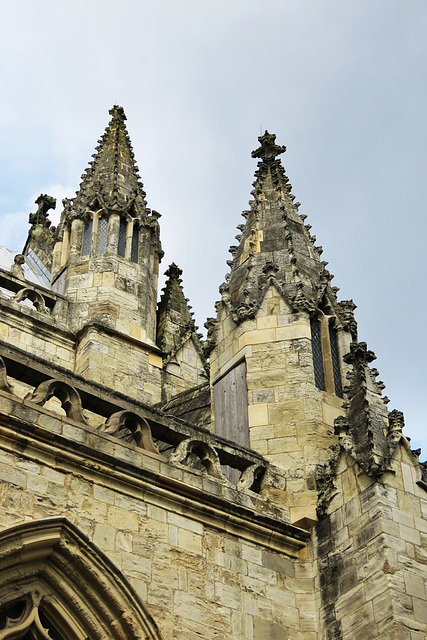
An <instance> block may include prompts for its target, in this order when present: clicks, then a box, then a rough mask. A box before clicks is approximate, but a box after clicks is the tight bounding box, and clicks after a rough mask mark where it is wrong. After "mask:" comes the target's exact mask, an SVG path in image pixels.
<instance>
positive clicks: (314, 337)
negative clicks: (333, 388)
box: [310, 318, 326, 391]
mask: <svg viewBox="0 0 427 640" xmlns="http://www.w3.org/2000/svg"><path fill="white" fill-rule="evenodd" d="M310 325H311V350H312V353H313V368H314V382H315V384H316V387H317V388H318V389H320V390H321V391H326V386H325V372H324V370H323V352H322V340H321V333H320V331H321V330H320V320H318V318H312V319H311V322H310Z"/></svg>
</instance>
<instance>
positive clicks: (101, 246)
mask: <svg viewBox="0 0 427 640" xmlns="http://www.w3.org/2000/svg"><path fill="white" fill-rule="evenodd" d="M107 232H108V220H107V218H106V217H105V216H102V217H101V218H100V219H99V223H98V241H97V244H96V253H105V251H106V250H107Z"/></svg>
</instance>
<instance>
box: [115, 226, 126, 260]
mask: <svg viewBox="0 0 427 640" xmlns="http://www.w3.org/2000/svg"><path fill="white" fill-rule="evenodd" d="M126 228H127V222H126V220H123V218H121V220H120V227H119V241H118V243H117V253H118V254H119V256H122V258H124V257H125V252H126Z"/></svg>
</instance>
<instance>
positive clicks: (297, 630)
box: [0, 392, 319, 640]
mask: <svg viewBox="0 0 427 640" xmlns="http://www.w3.org/2000/svg"><path fill="white" fill-rule="evenodd" d="M18 423H21V424H22V425H23V426H22V427H21V428H19V429H18V427H17V425H18ZM31 425H33V426H31ZM31 433H32V434H33V436H31ZM87 447H90V450H92V452H93V455H91V454H89V453H88V451H89V450H88V449H87ZM144 474H145V475H144ZM150 475H151V477H152V478H153V482H149V481H148V480H147V478H148V477H149V476H150ZM0 478H1V484H0V526H1V527H2V529H5V528H7V527H10V526H12V525H13V524H16V523H18V522H22V521H31V520H38V519H43V518H46V517H49V516H54V515H60V516H65V517H66V518H67V519H68V520H69V521H70V522H72V523H73V524H74V525H76V526H77V527H78V529H79V530H80V531H81V532H83V533H84V534H85V535H86V536H88V538H89V539H90V540H91V541H92V542H93V543H94V544H95V545H97V547H98V548H99V549H100V550H101V551H103V552H104V553H105V554H107V555H108V557H109V559H110V560H111V561H112V562H113V563H114V564H115V566H116V567H117V568H118V569H119V570H120V571H121V572H122V573H123V575H124V576H125V577H126V578H127V579H128V580H129V581H130V582H131V584H132V585H133V587H134V588H135V590H136V592H137V593H138V595H139V596H140V597H141V598H142V600H143V601H144V602H145V603H146V604H147V605H148V607H149V610H150V612H151V614H152V615H153V617H154V619H155V621H156V623H157V624H158V625H159V627H160V629H161V633H162V637H163V638H164V640H172V639H174V640H180V639H182V640H184V639H185V640H201V639H206V640H214V639H215V640H217V639H218V638H230V639H231V640H265V639H266V638H269V640H279V639H280V640H283V639H285V640H286V639H289V640H291V639H292V640H294V639H296V640H318V634H317V628H318V609H319V599H318V596H316V594H315V593H314V585H315V578H316V565H315V563H313V561H312V559H311V550H310V547H309V548H306V549H302V550H301V553H302V555H303V556H305V557H301V558H298V557H297V556H298V554H299V555H301V553H300V552H297V551H294V552H292V553H291V554H289V552H288V553H284V552H283V551H280V550H279V547H278V544H279V541H278V539H277V540H276V542H275V541H274V537H273V536H271V533H269V535H268V536H265V535H261V534H258V533H257V529H256V527H255V528H253V529H245V528H244V527H243V528H240V529H239V527H240V524H239V523H236V524H234V525H233V524H232V522H233V521H232V519H230V516H229V514H228V513H226V512H223V513H222V512H221V510H220V509H219V510H218V509H217V510H216V514H215V510H214V511H212V510H209V509H208V510H206V511H204V510H203V506H202V503H200V506H199V507H197V508H196V506H197V505H196V504H195V502H194V500H195V498H194V496H196V495H197V491H199V492H201V491H203V495H204V496H205V499H206V497H208V496H209V495H212V496H214V495H216V496H220V495H222V494H223V492H224V491H225V490H224V489H223V488H222V487H221V485H220V483H218V482H217V481H215V480H213V479H209V478H207V477H206V476H203V475H202V474H200V473H197V472H191V471H185V470H183V469H179V468H176V467H173V466H171V465H170V464H168V463H166V462H164V461H163V459H162V458H161V456H156V455H155V454H148V453H146V452H143V451H142V450H138V449H136V448H135V447H131V446H128V445H126V444H123V443H121V442H120V441H119V440H117V439H116V438H113V437H111V436H107V435H103V434H99V433H96V432H95V431H94V430H93V429H91V428H90V427H85V426H82V425H81V424H78V423H75V422H74V421H72V420H70V419H67V418H66V417H64V416H63V417H61V416H58V415H56V414H55V413H52V411H50V410H48V409H46V408H45V407H39V406H36V405H34V404H32V403H31V402H28V401H27V402H24V403H23V402H22V401H20V400H19V399H18V398H16V397H14V396H13V395H11V394H10V393H9V394H5V393H2V392H0ZM156 478H157V480H156ZM161 478H165V479H166V478H169V486H170V487H171V489H170V490H167V489H165V487H167V486H168V483H167V482H166V481H165V482H163V484H162V482H161V481H160V479H161ZM174 483H175V485H174ZM173 486H175V490H174V489H173ZM162 487H163V488H162ZM177 487H181V489H180V490H179V491H178V492H177V491H176V488H177ZM184 487H186V490H185V492H184V493H183V494H182V495H183V496H184V495H186V496H187V497H186V498H180V497H179V494H180V492H182V491H183V488H184ZM191 487H192V489H191ZM224 495H225V494H224ZM191 496H193V498H192V497H191ZM230 498H231V500H236V499H238V498H239V493H238V492H236V491H235V492H234V493H233V492H232V493H230ZM240 500H241V501H243V503H245V504H248V505H249V504H250V503H251V499H250V497H249V495H246V494H241V495H240ZM260 500H262V499H261V498H260ZM239 531H241V533H239ZM283 540H284V542H283V544H287V543H286V540H285V538H283ZM289 548H290V549H291V547H289Z"/></svg>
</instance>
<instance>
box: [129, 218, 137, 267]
mask: <svg viewBox="0 0 427 640" xmlns="http://www.w3.org/2000/svg"><path fill="white" fill-rule="evenodd" d="M138 241H139V229H138V225H137V224H134V225H133V233H132V248H131V253H130V259H131V260H132V262H138Z"/></svg>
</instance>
